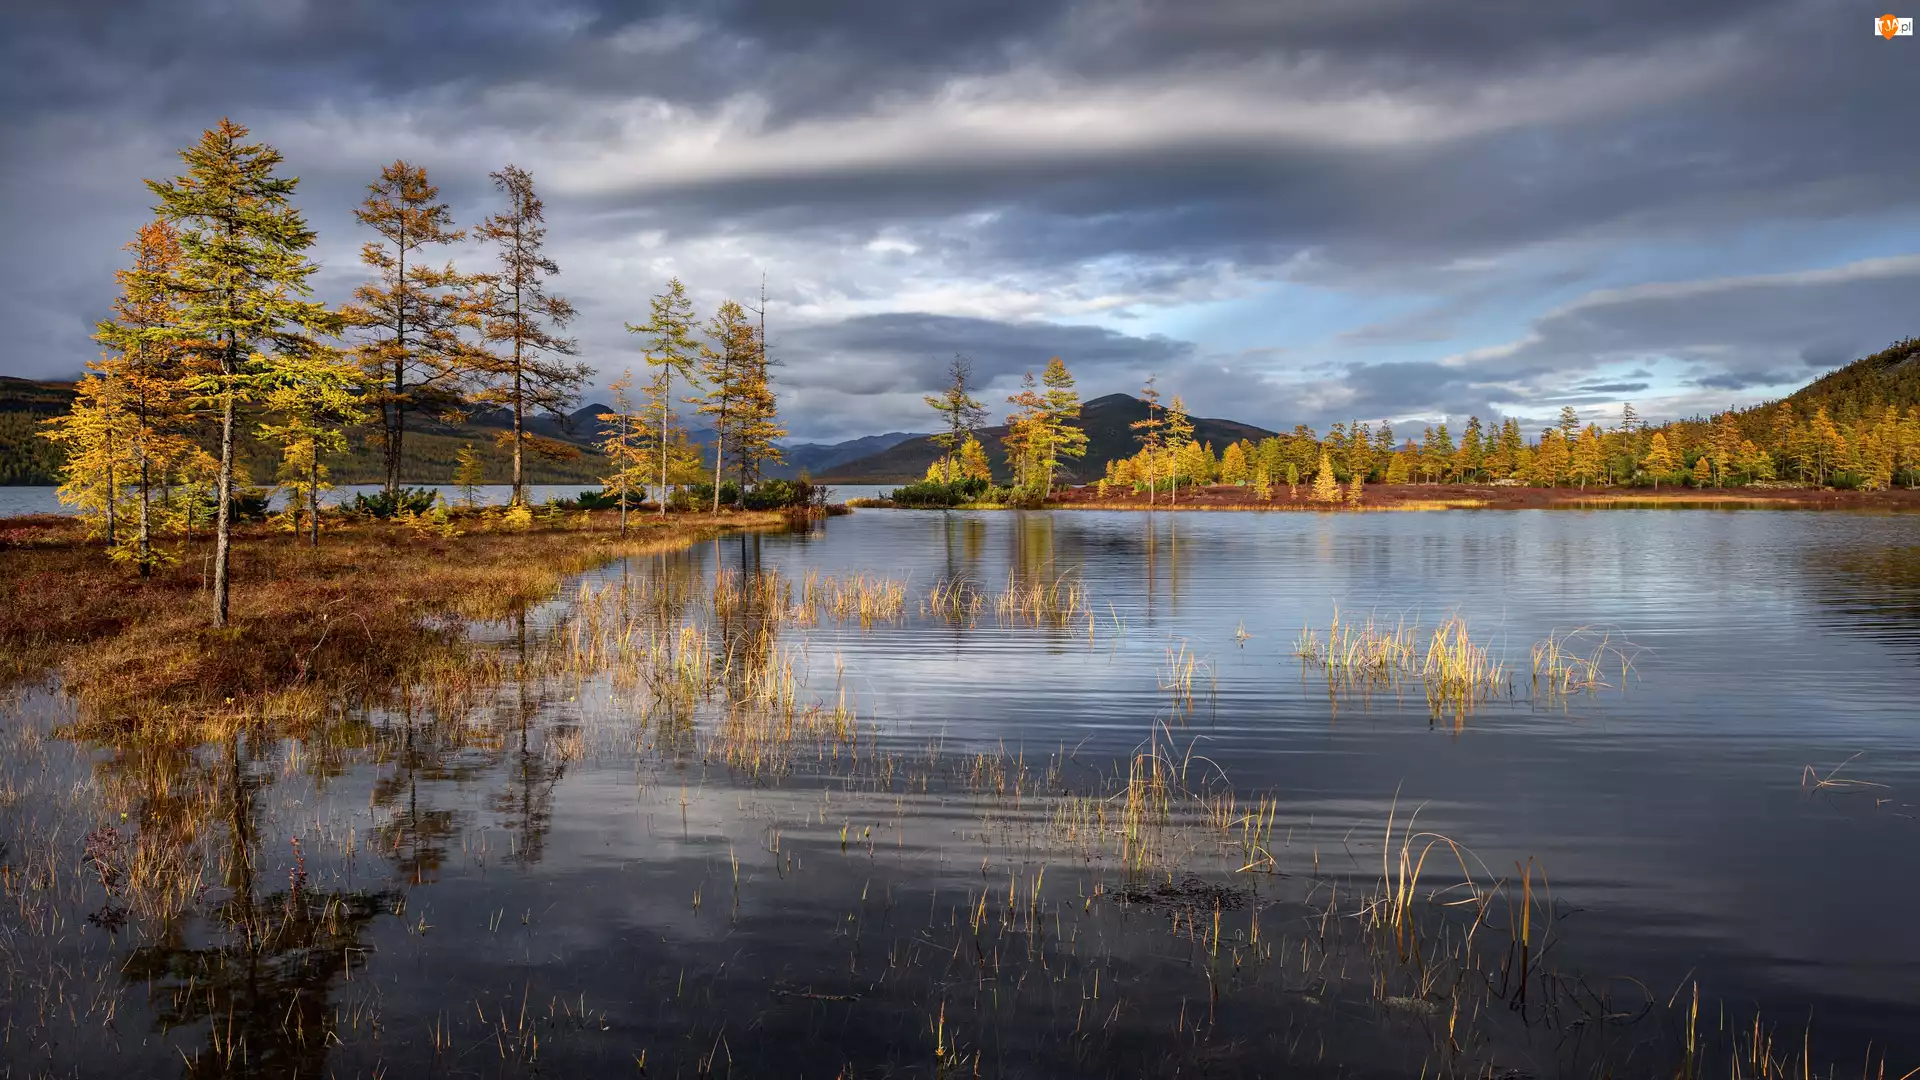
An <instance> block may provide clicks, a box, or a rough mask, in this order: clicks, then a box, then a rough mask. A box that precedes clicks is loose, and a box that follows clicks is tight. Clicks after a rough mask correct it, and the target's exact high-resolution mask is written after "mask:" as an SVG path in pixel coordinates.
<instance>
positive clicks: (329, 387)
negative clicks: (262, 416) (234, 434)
mask: <svg viewBox="0 0 1920 1080" xmlns="http://www.w3.org/2000/svg"><path fill="white" fill-rule="evenodd" d="M363 377H364V373H363V372H362V371H361V369H360V367H359V365H357V364H356V363H354V361H353V360H352V359H350V358H348V357H346V356H344V355H342V354H341V353H340V352H339V351H338V350H336V349H331V348H327V347H325V346H321V345H314V346H310V347H308V348H307V349H305V350H304V351H301V352H298V353H287V354H284V355H283V356H282V358H281V362H280V363H278V364H276V365H275V366H274V367H273V369H272V370H271V371H269V372H268V373H267V374H266V375H265V376H264V377H263V378H262V380H261V383H262V386H263V388H264V390H265V393H264V394H263V395H262V403H263V404H264V405H265V406H266V408H267V411H268V412H269V413H270V414H271V415H272V419H271V420H269V421H267V422H263V423H261V424H260V426H259V435H260V437H261V438H263V439H272V440H276V441H278V442H279V443H280V444H281V463H280V477H281V488H282V490H284V491H285V492H286V493H287V495H288V500H287V516H288V520H289V521H290V522H292V523H293V524H295V526H296V527H297V525H298V520H299V514H298V513H297V508H298V507H299V506H300V504H301V503H302V502H303V501H304V502H305V503H306V506H307V542H308V544H309V545H310V546H313V547H319V546H320V492H321V491H322V490H323V489H324V485H325V483H326V476H327V468H326V466H325V465H324V464H323V463H322V461H321V459H322V458H323V457H324V456H325V455H327V454H337V453H340V452H341V451H343V450H345V449H346V448H347V436H346V429H347V428H349V427H352V426H354V425H356V424H362V423H365V422H366V421H367V420H368V419H370V418H371V416H372V414H371V413H370V412H369V411H368V409H367V407H366V405H365V403H364V402H363V401H362V399H361V380H362V378H363Z"/></svg>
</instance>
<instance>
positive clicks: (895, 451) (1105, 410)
mask: <svg viewBox="0 0 1920 1080" xmlns="http://www.w3.org/2000/svg"><path fill="white" fill-rule="evenodd" d="M1146 418H1147V403H1146V402H1145V401H1143V400H1141V399H1139V398H1137V397H1134V396H1133V395H1131V394H1108V395H1106V396H1105V397H1097V398H1094V399H1093V400H1092V401H1089V402H1086V403H1084V404H1083V405H1081V406H1080V427H1081V430H1083V431H1085V432H1086V433H1087V456H1086V457H1084V458H1080V459H1078V460H1076V461H1070V462H1067V463H1066V468H1065V470H1064V472H1065V473H1066V474H1067V476H1068V477H1069V478H1070V479H1071V480H1072V481H1073V482H1074V483H1082V484H1084V483H1089V482H1091V481H1093V480H1096V479H1098V478H1099V477H1100V476H1102V475H1103V474H1104V473H1105V472H1106V468H1107V462H1109V461H1116V460H1119V459H1122V458H1129V457H1132V456H1133V455H1134V454H1135V453H1137V452H1138V451H1139V449H1140V442H1139V439H1138V438H1137V437H1136V436H1137V433H1136V432H1135V431H1134V430H1133V427H1132V425H1133V423H1134V422H1135V421H1138V420H1145V419H1146ZM978 434H979V436H980V442H981V445H983V446H985V447H986V450H987V459H988V460H989V461H990V462H992V464H993V474H994V478H995V479H996V480H1003V481H1004V480H1006V479H1009V478H1010V477H1011V475H1012V469H1011V468H1010V467H1009V466H1008V464H1007V460H1006V450H1005V449H1004V448H1003V447H1002V445H1001V441H1002V440H1003V439H1004V438H1006V434H1007V428H1006V425H1004V424H998V425H995V426H993V427H989V428H982V429H980V431H979V432H978ZM1273 434H1274V432H1271V431H1268V430H1267V429H1265V428H1260V427H1255V426H1253V425H1252V424H1244V423H1241V422H1240V421H1238V420H1221V419H1217V418H1214V417H1206V416H1196V417H1194V418H1193V437H1194V438H1195V439H1196V440H1197V441H1199V442H1203V443H1212V444H1213V449H1214V452H1216V453H1218V452H1219V451H1220V450H1222V449H1224V448H1225V447H1226V445H1227V444H1228V443H1232V442H1238V441H1240V440H1241V439H1252V440H1254V441H1255V442H1258V441H1259V440H1261V439H1265V438H1268V437H1270V436H1272V435H1273ZM942 453H944V451H943V450H942V449H941V448H940V447H939V446H938V445H937V444H935V443H934V441H933V436H931V435H920V436H916V437H914V438H911V439H907V440H905V441H904V442H901V443H898V444H896V445H894V446H891V447H888V448H887V449H885V450H882V451H880V452H879V453H875V454H869V455H868V456H866V457H863V458H859V459H857V460H853V461H848V462H846V463H844V464H842V465H839V466H837V467H835V468H833V469H831V470H829V471H827V472H826V473H825V474H824V475H823V476H822V477H821V479H823V480H826V481H829V482H831V483H840V484H897V483H906V482H909V481H913V480H918V479H920V478H921V477H923V476H925V475H926V473H927V467H928V466H930V465H932V464H933V463H934V462H935V461H938V460H939V459H940V455H941V454H942Z"/></svg>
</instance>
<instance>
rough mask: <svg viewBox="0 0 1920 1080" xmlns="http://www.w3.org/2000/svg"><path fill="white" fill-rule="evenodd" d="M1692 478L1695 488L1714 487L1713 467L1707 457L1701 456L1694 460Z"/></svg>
mask: <svg viewBox="0 0 1920 1080" xmlns="http://www.w3.org/2000/svg"><path fill="white" fill-rule="evenodd" d="M1692 476H1693V486H1694V487H1697V488H1705V487H1712V486H1713V465H1712V463H1711V462H1709V461H1708V460H1707V455H1705V454H1701V455H1700V456H1699V457H1697V458H1695V459H1694V461H1693V472H1692Z"/></svg>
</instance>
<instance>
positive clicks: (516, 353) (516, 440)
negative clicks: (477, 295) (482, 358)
mask: <svg viewBox="0 0 1920 1080" xmlns="http://www.w3.org/2000/svg"><path fill="white" fill-rule="evenodd" d="M520 397H521V391H520V343H519V342H517V341H516V342H514V343H513V494H512V495H511V496H510V497H509V498H508V500H507V501H508V502H510V503H512V504H513V505H514V506H518V505H520V504H521V503H522V502H524V501H525V496H524V495H523V494H522V492H521V480H520Z"/></svg>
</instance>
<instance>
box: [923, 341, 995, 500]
mask: <svg viewBox="0 0 1920 1080" xmlns="http://www.w3.org/2000/svg"><path fill="white" fill-rule="evenodd" d="M972 380H973V361H971V360H969V359H967V358H966V357H964V356H961V355H960V354H958V353H955V354H954V357H953V360H952V361H951V362H949V363H948V364H947V388H946V389H945V390H943V391H941V392H940V393H939V394H928V395H926V402H927V405H928V406H930V407H931V408H932V409H933V411H934V412H937V413H939V414H940V422H941V424H942V426H943V427H944V428H945V430H944V431H941V432H939V433H937V434H935V435H934V436H933V442H934V445H936V446H939V447H941V448H942V449H944V450H945V451H946V452H947V460H948V461H949V462H952V461H953V459H954V457H955V456H956V455H958V454H959V452H960V448H961V446H962V445H964V444H965V442H966V441H967V440H968V439H970V438H972V437H973V433H974V432H975V431H977V430H979V428H980V425H981V423H982V422H983V421H984V420H985V419H986V415H987V410H986V407H985V406H983V405H981V404H980V399H978V398H976V397H974V396H973V394H972V392H971V391H972V386H971V383H972ZM953 480H954V477H953V470H952V468H951V467H949V468H948V470H947V483H949V484H951V483H953Z"/></svg>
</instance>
